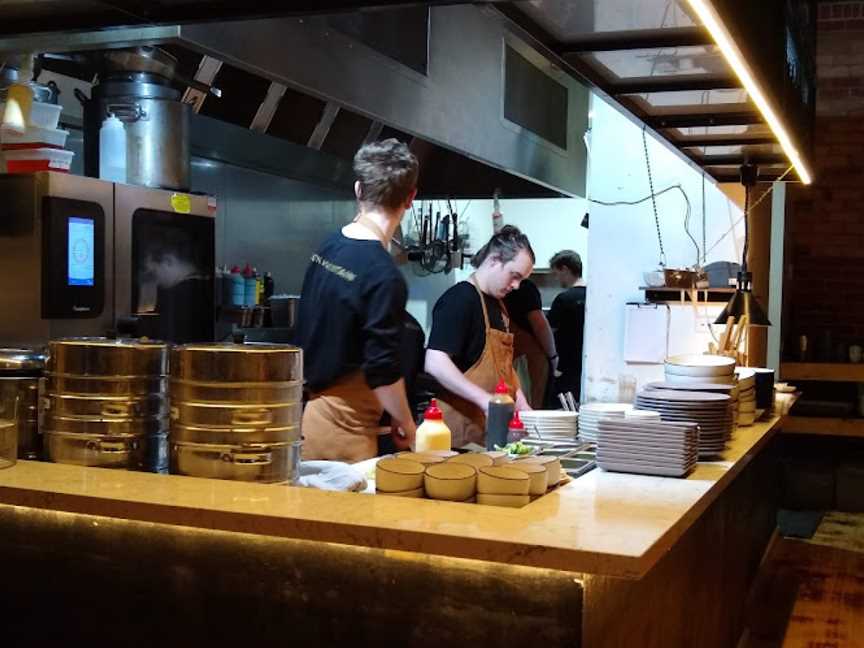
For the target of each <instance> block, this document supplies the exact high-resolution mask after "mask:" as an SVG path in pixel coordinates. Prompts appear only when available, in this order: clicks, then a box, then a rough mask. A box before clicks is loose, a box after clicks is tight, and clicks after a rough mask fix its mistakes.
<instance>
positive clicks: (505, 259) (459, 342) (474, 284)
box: [426, 225, 534, 447]
mask: <svg viewBox="0 0 864 648" xmlns="http://www.w3.org/2000/svg"><path fill="white" fill-rule="evenodd" d="M471 264H472V265H473V266H474V267H475V268H476V270H475V272H474V274H473V275H471V279H470V280H469V281H463V282H460V283H458V284H456V285H455V286H453V287H452V288H450V289H449V290H448V291H447V292H445V293H444V294H443V295H441V297H440V299H439V300H438V302H437V303H436V304H435V308H434V310H433V313H432V331H431V332H430V334H429V346H428V348H427V350H426V371H427V373H429V374H431V375H432V376H433V377H434V378H435V379H436V380H437V381H438V382H439V383H440V384H441V386H442V387H443V388H444V390H445V391H444V392H443V393H441V394H439V404H440V406H441V409H442V411H443V412H444V420H445V422H446V423H447V426H448V427H449V428H450V431H451V432H452V434H453V445H454V447H458V446H461V445H464V444H465V443H468V442H474V443H479V444H481V445H485V431H486V430H485V428H486V412H487V410H488V407H489V399H490V398H491V397H492V392H493V390H494V389H495V386H496V385H497V384H498V382H499V380H503V381H504V382H505V383H506V384H507V386H508V387H509V391H510V395H511V396H512V397H513V398H514V400H515V401H516V407H517V409H531V408H530V407H529V406H528V403H527V402H526V400H525V396H524V395H523V393H522V390H521V389H520V387H519V379H518V378H517V377H516V372H515V371H514V370H513V335H512V334H511V333H510V321H509V320H510V317H509V315H508V314H507V309H506V307H505V306H504V303H503V301H502V300H503V299H504V298H505V297H506V296H507V294H508V293H510V292H511V291H513V290H515V289H517V288H518V287H519V284H520V283H521V282H522V280H523V279H525V277H527V276H528V275H529V274H531V270H532V268H533V267H534V251H533V250H532V249H531V244H530V243H529V242H528V238H527V237H526V236H525V235H524V234H522V232H520V231H519V230H518V229H517V228H515V227H512V226H509V225H508V226H505V227H504V228H503V229H502V230H501V231H500V232H499V233H498V234H495V235H494V236H493V237H492V238H491V239H490V240H489V242H488V243H487V244H486V245H484V246H483V247H482V248H481V249H480V250H479V251H478V252H477V254H475V255H474V256H473V257H472V259H471Z"/></svg>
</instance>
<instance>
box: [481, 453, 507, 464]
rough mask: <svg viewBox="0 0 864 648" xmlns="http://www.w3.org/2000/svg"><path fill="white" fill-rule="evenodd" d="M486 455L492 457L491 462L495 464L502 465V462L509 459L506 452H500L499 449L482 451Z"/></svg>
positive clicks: (504, 462)
mask: <svg viewBox="0 0 864 648" xmlns="http://www.w3.org/2000/svg"><path fill="white" fill-rule="evenodd" d="M482 454H485V455H486V456H487V457H491V458H492V463H493V464H495V465H496V466H503V465H504V464H506V463H508V462H509V461H510V457H508V456H507V453H506V452H501V451H499V450H489V451H488V452H484V453H482Z"/></svg>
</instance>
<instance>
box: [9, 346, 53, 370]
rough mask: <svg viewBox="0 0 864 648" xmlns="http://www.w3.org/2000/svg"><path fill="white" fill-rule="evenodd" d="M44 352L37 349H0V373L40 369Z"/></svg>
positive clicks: (43, 366)
mask: <svg viewBox="0 0 864 648" xmlns="http://www.w3.org/2000/svg"><path fill="white" fill-rule="evenodd" d="M44 368H45V353H44V352H43V351H42V350H37V349H0V373H10V372H21V371H42V370H43V369H44Z"/></svg>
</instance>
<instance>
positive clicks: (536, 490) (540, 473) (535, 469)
mask: <svg viewBox="0 0 864 648" xmlns="http://www.w3.org/2000/svg"><path fill="white" fill-rule="evenodd" d="M511 467H512V468H513V469H514V470H521V471H522V472H524V473H525V474H527V475H528V478H529V479H530V480H531V484H530V485H529V487H528V494H529V495H545V494H546V490H547V489H548V488H549V471H548V470H546V466H544V465H543V464H541V463H536V462H533V461H514V462H513V463H512V464H511Z"/></svg>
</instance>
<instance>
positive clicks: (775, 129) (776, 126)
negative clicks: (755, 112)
mask: <svg viewBox="0 0 864 648" xmlns="http://www.w3.org/2000/svg"><path fill="white" fill-rule="evenodd" d="M687 2H688V3H689V5H690V6H691V7H692V8H693V10H694V11H695V12H696V13H697V15H698V16H699V18H700V19H701V20H702V23H703V24H704V25H705V27H706V29H708V33H710V34H711V37H712V38H713V39H714V42H715V43H717V46H718V47H719V48H720V51H721V52H722V53H723V56H724V57H725V58H726V62H727V63H729V65H730V66H731V67H732V70H733V71H734V72H735V74H736V75H737V76H738V79H739V80H740V81H741V83H742V84H743V85H744V89H745V90H747V94H749V95H750V98H751V99H752V100H753V103H755V104H756V107H757V108H759V112H760V113H762V117H763V118H764V119H765V121H766V122H768V127H769V128H770V129H771V132H772V133H774V136H775V137H776V138H777V140H778V141H779V142H780V146H781V147H782V148H783V152H784V153H785V154H786V157H788V158H789V161H790V162H791V163H792V165H793V166H794V167H795V171H797V172H798V177H799V178H801V182H803V183H804V184H810V183H811V182H812V181H813V179H812V178H811V177H810V172H809V171H808V170H807V167H806V166H804V160H802V159H801V155H800V154H799V153H798V151H797V149H796V148H795V147H794V146H793V145H792V139H791V138H790V137H789V134H788V133H787V132H786V129H785V128H784V127H783V124H782V123H781V122H780V119H779V118H778V117H777V114H776V113H775V112H774V110H773V109H772V108H771V105H770V104H769V103H768V100H767V99H766V98H765V95H764V94H763V92H762V89H761V88H760V87H759V85H758V84H757V83H756V79H754V78H753V75H752V74H751V73H750V69H749V68H748V66H747V64H746V63H745V62H744V57H743V56H742V55H741V51H740V50H739V49H738V46H737V45H736V44H735V41H733V40H732V37H731V36H730V35H729V32H727V31H726V28H725V27H724V26H723V23H722V22H721V21H720V17H719V16H718V15H717V13H716V11H715V10H714V8H713V7H712V6H711V5H710V3H709V2H707V0H687Z"/></svg>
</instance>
